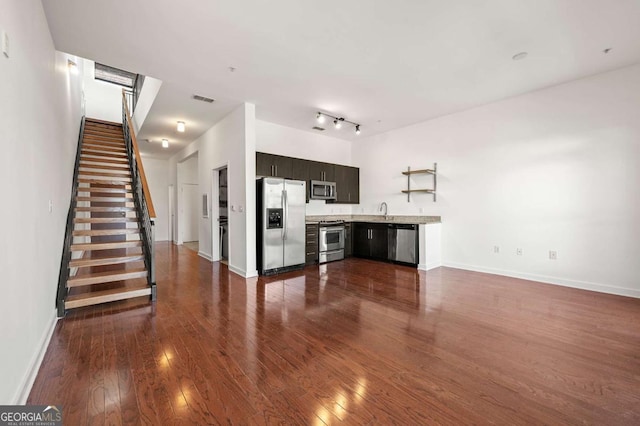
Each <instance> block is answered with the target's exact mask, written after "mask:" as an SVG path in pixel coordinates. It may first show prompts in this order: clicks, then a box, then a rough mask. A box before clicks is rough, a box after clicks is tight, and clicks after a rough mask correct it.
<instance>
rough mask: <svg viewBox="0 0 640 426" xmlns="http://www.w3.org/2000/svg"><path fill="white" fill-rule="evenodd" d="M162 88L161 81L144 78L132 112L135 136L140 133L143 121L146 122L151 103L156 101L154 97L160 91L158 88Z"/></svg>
mask: <svg viewBox="0 0 640 426" xmlns="http://www.w3.org/2000/svg"><path fill="white" fill-rule="evenodd" d="M161 86H162V81H161V80H158V79H156V78H153V77H149V76H146V77H145V78H144V83H143V84H142V90H140V96H139V97H138V103H137V104H136V109H135V110H134V112H133V117H132V119H133V127H134V130H135V132H136V135H137V134H138V132H139V131H140V128H141V127H142V124H143V123H144V120H146V118H147V115H148V114H149V110H151V106H152V105H153V102H154V101H155V100H156V96H158V92H159V91H160V87H161Z"/></svg>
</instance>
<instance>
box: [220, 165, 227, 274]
mask: <svg viewBox="0 0 640 426" xmlns="http://www.w3.org/2000/svg"><path fill="white" fill-rule="evenodd" d="M228 201H229V197H228V184H227V168H226V167H223V168H222V169H219V170H218V223H219V224H220V230H219V233H220V237H219V250H220V262H222V263H224V264H228V263H229V207H228V204H229V202H228Z"/></svg>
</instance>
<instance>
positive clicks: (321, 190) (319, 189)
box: [309, 180, 336, 200]
mask: <svg viewBox="0 0 640 426" xmlns="http://www.w3.org/2000/svg"><path fill="white" fill-rule="evenodd" d="M309 198H310V199H312V200H335V199H336V183H335V182H325V181H322V180H312V181H311V183H310V184H309Z"/></svg>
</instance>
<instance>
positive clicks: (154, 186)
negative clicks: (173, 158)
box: [142, 157, 170, 241]
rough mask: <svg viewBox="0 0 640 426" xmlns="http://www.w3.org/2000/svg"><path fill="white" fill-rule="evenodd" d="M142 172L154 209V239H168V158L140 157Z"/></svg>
mask: <svg viewBox="0 0 640 426" xmlns="http://www.w3.org/2000/svg"><path fill="white" fill-rule="evenodd" d="M142 165H143V166H144V173H145V175H146V176H147V183H148V184H149V190H150V191H151V200H152V201H153V207H154V208H155V210H156V220H155V225H154V226H155V237H156V241H167V240H168V239H169V184H170V181H169V160H159V159H155V158H149V157H142Z"/></svg>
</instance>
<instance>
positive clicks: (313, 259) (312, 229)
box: [305, 223, 318, 265]
mask: <svg viewBox="0 0 640 426" xmlns="http://www.w3.org/2000/svg"><path fill="white" fill-rule="evenodd" d="M305 241H306V244H305V259H306V260H305V265H315V264H316V263H318V224H311V223H308V224H307V225H306V235H305Z"/></svg>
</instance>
